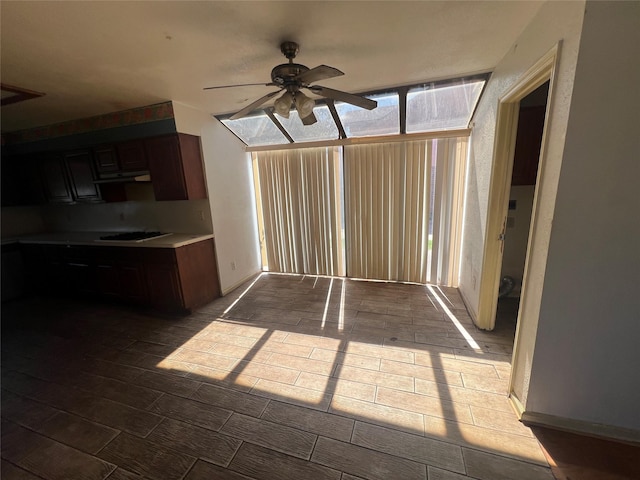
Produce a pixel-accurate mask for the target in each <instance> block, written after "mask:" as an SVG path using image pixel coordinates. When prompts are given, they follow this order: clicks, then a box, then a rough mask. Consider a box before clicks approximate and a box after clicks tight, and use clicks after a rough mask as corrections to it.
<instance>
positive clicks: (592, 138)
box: [526, 2, 640, 432]
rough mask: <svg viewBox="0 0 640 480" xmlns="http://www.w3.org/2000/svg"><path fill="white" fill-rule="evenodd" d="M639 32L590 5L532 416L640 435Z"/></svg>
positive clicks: (619, 12) (613, 7)
mask: <svg viewBox="0 0 640 480" xmlns="http://www.w3.org/2000/svg"><path fill="white" fill-rule="evenodd" d="M639 25H640V3H638V2H587V5H586V13H585V18H584V26H583V30H582V37H581V42H580V53H579V56H578V64H577V68H576V75H575V82H574V88H573V95H572V99H571V112H570V117H569V123H568V126H567V129H566V141H565V147H564V156H563V160H562V170H561V173H560V178H559V184H558V192H557V198H556V206H555V212H554V222H553V230H552V232H551V238H550V243H549V253H548V264H547V269H546V275H545V282H544V291H543V295H542V302H541V305H540V314H539V321H538V333H537V339H536V347H535V349H536V356H535V360H534V362H533V369H532V373H531V383H530V388H529V398H528V401H527V404H526V410H528V411H531V412H535V413H541V414H545V415H552V416H555V417H562V418H570V419H572V420H576V421H579V422H588V423H589V424H600V425H605V426H608V427H619V428H623V429H633V430H637V431H639V432H640V415H639V414H638V405H640V382H638V380H637V379H638V370H639V369H640V356H639V355H638V341H639V340H640V295H639V289H638V275H639V272H640V252H639V247H640V221H639V220H638V219H639V212H640V196H639V194H638V179H640V140H639V139H640V137H639V136H638V124H637V116H638V110H639V109H640V93H639V90H638V85H640V62H638V58H640V57H639V55H640V50H639V47H638V45H640V29H639V28H638V26H639Z"/></svg>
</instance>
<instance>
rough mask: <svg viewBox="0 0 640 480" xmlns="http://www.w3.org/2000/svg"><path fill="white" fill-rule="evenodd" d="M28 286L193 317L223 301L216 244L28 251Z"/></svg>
mask: <svg viewBox="0 0 640 480" xmlns="http://www.w3.org/2000/svg"><path fill="white" fill-rule="evenodd" d="M23 254H24V257H25V264H26V265H27V271H28V278H29V284H30V286H31V287H32V288H34V289H36V290H38V291H41V292H46V293H59V294H71V295H83V296H87V295H91V296H98V297H102V298H109V299H114V300H120V301H125V302H128V303H134V304H138V305H147V306H151V307H153V308H155V309H158V310H164V311H175V312H188V311H191V310H192V309H194V308H197V307H199V306H201V305H204V304H206V303H208V302H211V301H212V300H214V299H215V298H217V297H219V296H220V287H219V283H218V269H217V264H216V259H215V246H214V243H213V240H212V239H210V240H204V241H202V242H197V243H194V244H191V245H185V246H183V247H178V248H144V247H139V248H131V247H91V246H88V247H85V246H68V245H36V244H28V245H23Z"/></svg>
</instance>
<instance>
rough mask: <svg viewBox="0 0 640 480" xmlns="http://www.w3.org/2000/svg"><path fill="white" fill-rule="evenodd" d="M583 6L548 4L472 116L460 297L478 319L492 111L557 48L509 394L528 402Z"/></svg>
mask: <svg viewBox="0 0 640 480" xmlns="http://www.w3.org/2000/svg"><path fill="white" fill-rule="evenodd" d="M584 7H585V3H584V2H548V3H545V4H544V5H543V6H542V7H541V9H540V11H539V12H538V14H537V15H536V17H535V18H534V19H533V20H532V22H531V23H530V24H529V25H528V26H527V28H526V29H525V30H524V32H523V33H522V34H521V35H520V37H519V38H518V40H517V42H516V43H515V44H514V45H513V47H512V48H511V49H510V50H509V52H507V54H506V55H505V57H504V58H503V59H502V60H501V61H500V63H499V64H498V65H497V66H496V68H495V70H494V73H493V75H492V77H491V79H490V81H489V83H488V85H487V89H486V92H485V93H484V94H483V97H482V99H481V101H480V103H479V105H478V109H477V111H476V114H475V116H474V118H473V133H472V139H471V151H470V161H469V169H468V176H467V193H466V205H465V207H466V213H465V222H464V226H463V230H464V234H463V235H464V236H463V246H462V265H461V275H460V292H461V294H462V295H463V297H464V299H465V302H466V304H467V307H468V308H469V311H470V314H471V315H472V317H474V318H476V313H477V309H478V301H479V286H480V272H481V271H482V260H483V250H484V242H485V227H486V219H487V207H488V197H489V185H490V180H491V168H492V163H493V147H494V140H495V128H496V114H497V108H498V104H499V101H500V97H501V96H503V95H504V94H505V93H506V92H507V91H508V90H509V89H510V88H511V87H513V85H514V84H515V83H516V82H517V81H518V80H519V79H520V78H521V77H522V76H523V74H524V73H525V72H526V71H527V70H528V69H529V68H531V67H532V66H533V65H534V64H535V63H536V61H538V60H539V59H540V58H541V57H543V56H544V55H545V54H546V53H547V52H548V51H549V50H551V49H552V48H553V47H554V46H555V45H557V44H558V43H561V50H560V55H559V60H558V65H557V69H556V75H555V79H554V83H553V85H552V87H551V94H550V99H549V106H548V109H549V120H548V121H549V129H548V136H547V138H546V140H545V142H546V147H545V149H546V150H545V160H544V162H543V166H542V170H541V171H540V173H539V177H538V185H537V189H538V204H537V205H536V207H535V208H536V222H537V228H536V232H535V235H533V236H532V238H531V247H530V248H531V251H530V260H529V271H528V279H527V280H528V284H527V286H526V288H527V295H526V298H523V299H522V303H521V305H520V318H521V319H523V320H521V322H520V325H519V329H520V332H519V334H520V338H521V341H520V343H519V346H518V350H519V352H518V365H516V368H515V372H516V374H515V380H514V390H515V393H516V395H517V396H518V398H519V399H520V400H521V401H522V402H524V403H525V404H526V399H527V394H528V390H529V381H530V374H531V366H532V363H533V361H534V347H535V343H534V342H535V338H536V332H537V322H538V313H539V312H538V311H539V307H540V301H541V297H542V289H543V285H544V276H545V268H546V264H547V251H548V244H549V237H550V232H551V227H552V224H553V212H554V208H555V197H556V189H557V186H558V178H559V175H560V168H561V165H562V156H563V151H564V140H565V134H566V130H567V123H568V121H569V110H570V102H571V94H572V91H573V81H574V76H575V68H576V63H577V59H578V49H579V42H580V32H581V29H582V21H583V17H584Z"/></svg>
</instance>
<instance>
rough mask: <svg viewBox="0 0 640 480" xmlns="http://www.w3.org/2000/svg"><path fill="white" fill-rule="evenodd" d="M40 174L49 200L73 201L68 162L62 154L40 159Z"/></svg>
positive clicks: (55, 201) (59, 201)
mask: <svg viewBox="0 0 640 480" xmlns="http://www.w3.org/2000/svg"><path fill="white" fill-rule="evenodd" d="M40 174H41V177H42V184H43V187H44V193H45V197H46V199H47V200H48V201H49V202H51V203H71V202H73V195H72V194H71V187H70V185H69V178H68V175H67V168H66V164H65V161H64V158H63V157H62V156H61V155H60V156H58V155H56V156H49V157H46V158H44V159H42V160H41V161H40Z"/></svg>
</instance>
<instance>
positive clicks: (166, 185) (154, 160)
mask: <svg viewBox="0 0 640 480" xmlns="http://www.w3.org/2000/svg"><path fill="white" fill-rule="evenodd" d="M145 150H146V152H147V158H148V159H149V171H150V173H151V182H152V183H153V190H154V193H155V196H156V200H198V199H203V198H207V188H206V184H205V176H204V167H203V164H202V154H201V151H200V138H199V137H195V136H193V135H186V134H182V133H179V134H176V135H167V136H163V137H155V138H148V139H146V140H145Z"/></svg>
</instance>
